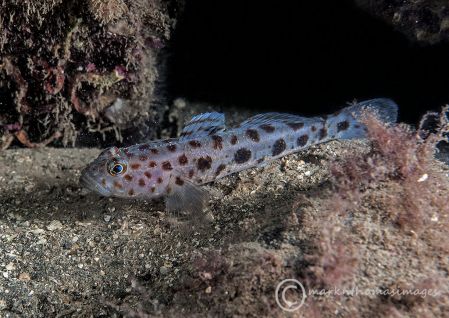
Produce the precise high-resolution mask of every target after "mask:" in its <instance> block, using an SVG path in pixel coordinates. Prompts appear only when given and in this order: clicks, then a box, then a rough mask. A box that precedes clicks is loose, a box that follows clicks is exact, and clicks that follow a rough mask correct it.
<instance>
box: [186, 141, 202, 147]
mask: <svg viewBox="0 0 449 318" xmlns="http://www.w3.org/2000/svg"><path fill="white" fill-rule="evenodd" d="M189 145H190V146H191V147H192V148H199V147H201V143H200V142H199V141H198V140H190V141H189Z"/></svg>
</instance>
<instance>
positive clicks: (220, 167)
mask: <svg viewBox="0 0 449 318" xmlns="http://www.w3.org/2000/svg"><path fill="white" fill-rule="evenodd" d="M225 168H226V165H225V164H221V165H219V166H218V167H217V170H216V171H215V175H216V176H218V175H219V174H220V173H221V172H222V171H223V170H224V169H225Z"/></svg>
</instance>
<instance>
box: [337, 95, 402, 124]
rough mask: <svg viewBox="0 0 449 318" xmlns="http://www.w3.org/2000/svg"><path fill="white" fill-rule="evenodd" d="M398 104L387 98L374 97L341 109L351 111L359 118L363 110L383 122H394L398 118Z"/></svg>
mask: <svg viewBox="0 0 449 318" xmlns="http://www.w3.org/2000/svg"><path fill="white" fill-rule="evenodd" d="M398 109H399V107H398V105H397V104H396V103H395V102H394V101H392V100H391V99H389V98H376V99H370V100H366V101H363V102H360V103H357V104H355V105H352V106H349V107H346V108H345V109H344V110H343V111H347V112H350V113H352V115H353V116H354V117H355V118H360V117H361V116H363V114H364V113H365V112H370V113H372V114H373V115H375V116H376V117H377V118H378V119H379V120H380V121H382V122H384V123H395V122H396V121H397V119H398Z"/></svg>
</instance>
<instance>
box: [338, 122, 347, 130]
mask: <svg viewBox="0 0 449 318" xmlns="http://www.w3.org/2000/svg"><path fill="white" fill-rule="evenodd" d="M348 128H349V122H348V121H347V120H344V121H341V122H339V123H338V124H337V132H340V131H342V130H346V129H348Z"/></svg>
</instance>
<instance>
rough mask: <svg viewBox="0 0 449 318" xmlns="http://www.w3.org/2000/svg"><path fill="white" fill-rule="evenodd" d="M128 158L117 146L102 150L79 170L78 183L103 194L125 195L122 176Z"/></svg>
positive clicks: (107, 195)
mask: <svg viewBox="0 0 449 318" xmlns="http://www.w3.org/2000/svg"><path fill="white" fill-rule="evenodd" d="M128 169H129V168H128V158H127V156H126V155H125V153H123V151H122V150H121V149H119V148H117V147H111V148H108V149H106V150H104V151H103V152H102V153H101V154H100V155H99V156H98V158H97V159H95V160H94V161H92V162H91V163H89V164H88V165H87V167H86V168H84V169H83V171H82V172H81V177H80V184H81V185H82V186H84V187H85V188H87V189H89V190H91V191H94V192H96V193H98V194H101V195H103V196H106V197H109V196H116V197H122V196H125V189H124V187H123V178H124V176H125V174H126V171H127V170H128Z"/></svg>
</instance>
